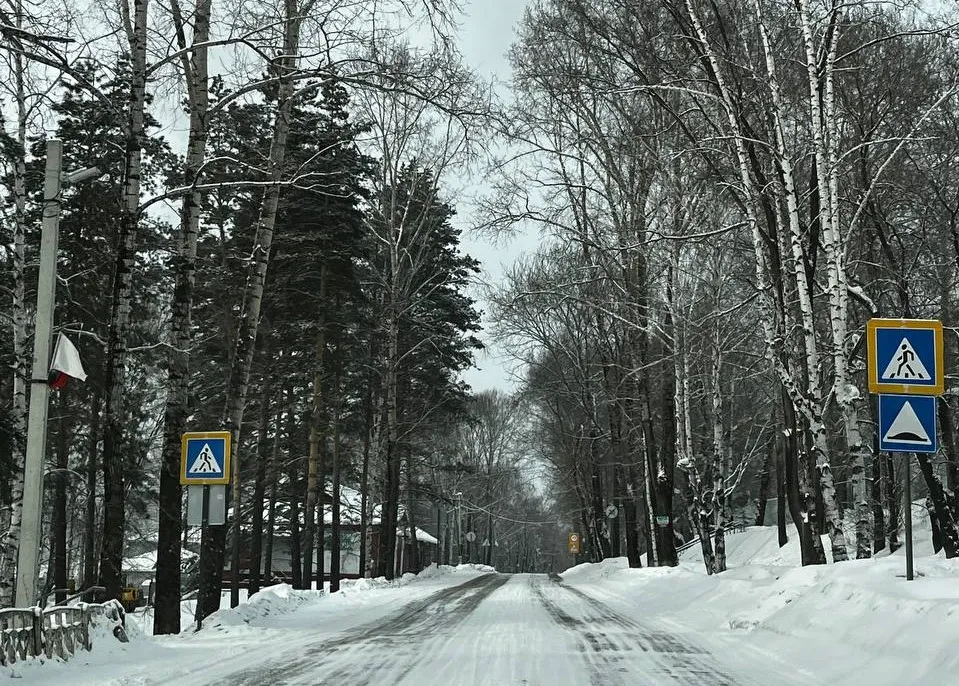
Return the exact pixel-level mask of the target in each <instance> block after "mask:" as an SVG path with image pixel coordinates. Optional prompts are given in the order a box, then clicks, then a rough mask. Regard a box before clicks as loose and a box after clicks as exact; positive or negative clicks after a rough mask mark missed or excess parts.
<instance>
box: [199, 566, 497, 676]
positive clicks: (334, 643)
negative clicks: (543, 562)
mask: <svg viewBox="0 0 959 686" xmlns="http://www.w3.org/2000/svg"><path fill="white" fill-rule="evenodd" d="M507 580H508V577H506V576H502V575H498V574H485V575H483V576H479V577H476V578H475V579H471V580H470V581H467V582H466V583H464V584H460V585H458V586H451V587H450V588H445V589H442V590H440V591H437V592H436V593H434V594H433V595H431V596H429V597H427V598H425V599H423V600H420V601H416V602H413V603H410V604H409V605H407V606H405V607H404V608H402V609H401V610H399V611H397V612H396V613H395V614H393V615H391V616H388V617H387V618H385V619H381V620H377V621H376V622H372V623H370V624H366V625H363V626H360V627H357V628H355V629H352V630H350V631H347V632H345V633H343V634H341V635H339V636H337V637H335V638H332V639H330V638H326V639H323V640H318V641H317V642H316V643H315V644H309V645H306V646H301V647H299V649H298V650H297V652H296V653H295V654H291V655H287V657H286V659H281V658H279V657H278V658H277V659H274V660H272V661H271V662H270V663H269V664H267V665H262V666H258V667H255V668H252V669H246V670H242V671H239V672H235V673H233V674H230V675H229V676H228V677H227V678H225V679H223V680H221V681H217V682H215V683H216V685H217V686H264V685H265V684H269V685H270V686H284V685H287V684H294V683H309V684H325V683H329V684H344V683H348V684H351V686H371V685H373V684H387V683H397V682H399V681H400V680H402V678H403V676H405V675H406V674H407V673H409V671H410V670H412V669H413V668H414V667H415V666H416V665H417V664H418V663H419V662H420V661H421V660H422V659H423V658H424V654H423V652H422V651H420V650H418V647H419V644H420V643H421V642H422V641H423V640H424V639H425V638H426V637H428V636H429V635H430V634H431V633H435V632H438V631H446V630H449V629H451V628H452V627H454V626H455V625H456V624H458V623H460V622H461V621H463V619H465V618H466V617H467V616H468V615H469V614H470V613H471V612H472V611H473V610H474V609H476V607H477V606H478V605H479V604H480V603H481V602H482V601H483V600H484V599H485V598H486V597H487V596H489V595H490V594H491V593H492V592H493V591H495V590H496V589H497V588H499V587H500V586H502V585H503V584H505V583H506V582H507Z"/></svg>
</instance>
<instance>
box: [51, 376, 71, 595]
mask: <svg viewBox="0 0 959 686" xmlns="http://www.w3.org/2000/svg"><path fill="white" fill-rule="evenodd" d="M57 400H58V402H57V405H58V409H59V410H60V417H59V419H58V421H57V443H56V456H57V461H56V468H57V470H58V471H57V472H56V475H55V477H54V483H55V484H56V486H55V487H54V497H53V518H52V522H51V526H50V528H51V531H52V534H53V535H52V540H53V546H52V549H51V551H50V557H51V564H50V568H51V569H52V571H53V574H52V576H51V577H50V578H52V579H53V585H54V587H55V588H56V589H57V594H56V600H57V603H62V602H64V601H65V600H66V599H67V592H66V588H67V477H68V476H69V474H68V473H67V469H69V467H70V438H71V434H72V433H73V427H72V425H71V424H72V423H71V422H70V416H71V410H70V407H69V405H68V403H67V389H66V388H64V389H63V390H61V391H60V397H59V398H58V399H57Z"/></svg>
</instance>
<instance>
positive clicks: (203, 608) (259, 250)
mask: <svg viewBox="0 0 959 686" xmlns="http://www.w3.org/2000/svg"><path fill="white" fill-rule="evenodd" d="M312 6H313V2H312V0H309V1H308V2H305V3H303V5H300V4H299V2H298V0H285V1H284V20H283V25H284V28H283V50H282V54H281V55H280V56H279V57H277V58H276V60H275V61H274V64H273V68H274V70H275V73H276V75H277V76H278V79H279V83H278V87H277V110H276V118H275V120H274V123H273V139H272V141H271V143H270V159H269V169H270V180H271V181H272V182H273V185H271V186H269V187H268V188H267V189H266V191H264V193H263V202H262V205H261V207H260V215H259V218H258V220H257V224H256V236H255V238H254V241H253V246H254V248H253V255H252V258H251V259H250V262H249V267H248V271H247V278H246V284H245V287H244V291H243V309H242V313H241V315H240V321H239V324H238V327H237V332H236V337H235V344H234V355H233V364H232V365H231V368H230V377H229V382H228V385H227V395H226V404H225V409H224V421H223V425H224V427H225V428H226V429H227V430H228V431H230V433H231V434H232V437H233V440H232V449H233V456H232V465H231V468H232V471H233V474H232V477H233V485H232V487H233V488H234V489H236V490H238V489H239V488H240V482H239V475H240V459H239V456H238V455H237V451H238V450H239V447H240V429H241V425H242V422H243V409H244V407H245V405H246V397H247V391H248V388H249V380H250V370H251V368H252V366H253V353H254V349H255V346H256V334H257V328H258V326H259V323H260V307H261V305H262V303H263V289H264V287H265V284H266V273H267V269H268V267H269V262H270V251H271V248H272V245H273V228H274V226H275V224H276V210H277V206H278V204H279V200H280V181H281V180H282V178H283V166H284V162H285V160H286V141H287V137H288V136H289V133H290V116H291V108H292V101H293V95H294V80H293V78H292V77H293V75H294V72H295V70H296V69H297V66H298V64H299V43H300V27H301V24H302V21H303V17H304V16H307V15H308V14H309V11H310V8H311V7H312ZM237 504H238V503H237V501H236V500H234V503H233V505H234V512H235V513H238V511H239V509H238V507H237ZM235 516H236V515H235ZM225 538H226V532H225V531H224V527H207V528H206V530H205V531H204V532H203V542H202V544H201V545H202V546H203V549H204V555H203V557H204V559H205V560H208V562H207V565H208V566H207V568H206V569H203V570H201V572H200V573H201V578H202V580H201V583H200V590H199V593H198V595H197V607H196V613H197V617H206V616H207V615H209V614H210V613H211V612H215V611H216V610H218V609H220V591H221V589H222V585H223V558H224V553H225V550H224V547H225ZM231 602H232V598H231Z"/></svg>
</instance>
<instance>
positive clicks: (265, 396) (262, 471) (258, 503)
mask: <svg viewBox="0 0 959 686" xmlns="http://www.w3.org/2000/svg"><path fill="white" fill-rule="evenodd" d="M267 359H269V356H267ZM270 381H271V376H270V374H269V373H268V374H265V375H264V377H263V388H262V390H261V391H260V416H259V419H258V421H257V428H256V476H255V477H254V480H253V502H252V503H250V508H251V511H252V514H251V521H250V576H249V581H248V582H247V598H249V597H250V596H252V595H253V594H254V593H256V592H257V591H259V590H260V566H261V564H262V557H263V500H264V494H265V492H266V467H267V462H268V461H269V458H270V445H271V442H270V441H269V438H268V437H267V431H268V429H269V422H270V415H271V413H272V408H271V407H270V392H271V386H272V384H271V383H270ZM278 425H279V417H278V416H276V417H275V418H274V439H273V441H272V444H273V446H275V445H276V440H277V436H278V434H279V431H277V430H276V428H275V427H277V426H278Z"/></svg>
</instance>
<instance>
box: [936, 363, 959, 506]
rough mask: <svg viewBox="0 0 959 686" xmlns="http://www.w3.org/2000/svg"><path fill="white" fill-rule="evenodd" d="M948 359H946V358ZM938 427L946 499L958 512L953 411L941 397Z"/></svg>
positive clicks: (958, 464)
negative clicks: (944, 456)
mask: <svg viewBox="0 0 959 686" xmlns="http://www.w3.org/2000/svg"><path fill="white" fill-rule="evenodd" d="M947 359H948V358H947ZM937 410H938V413H939V426H940V427H941V428H940V431H941V432H942V448H943V451H944V452H945V454H946V488H947V489H948V491H949V492H947V494H946V495H947V497H948V498H949V500H950V501H951V502H952V507H953V508H954V509H955V510H956V511H959V493H957V487H959V445H956V427H955V425H954V424H953V411H952V405H951V404H950V402H949V398H948V397H946V396H941V397H940V398H939V399H938V403H937Z"/></svg>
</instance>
